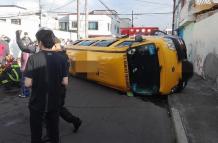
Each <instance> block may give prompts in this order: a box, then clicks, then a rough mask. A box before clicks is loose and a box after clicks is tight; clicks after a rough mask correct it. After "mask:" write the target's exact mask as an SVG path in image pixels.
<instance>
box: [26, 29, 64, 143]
mask: <svg viewBox="0 0 218 143" xmlns="http://www.w3.org/2000/svg"><path fill="white" fill-rule="evenodd" d="M36 38H37V41H38V44H39V48H40V50H41V51H40V52H38V53H36V54H34V55H32V56H30V58H29V59H28V63H27V67H26V70H25V74H24V75H25V86H26V87H31V88H32V95H31V98H30V101H29V110H30V129H31V143H42V140H41V137H42V123H43V121H44V120H45V121H46V127H47V130H48V131H49V137H50V139H51V142H52V143H59V127H58V126H59V111H60V107H61V104H62V103H61V98H62V97H61V89H62V86H67V85H68V65H67V60H66V58H63V56H61V55H60V54H59V53H58V52H55V51H52V47H53V46H54V44H55V35H54V33H53V32H52V31H51V30H45V29H40V30H39V31H38V32H37V33H36Z"/></svg>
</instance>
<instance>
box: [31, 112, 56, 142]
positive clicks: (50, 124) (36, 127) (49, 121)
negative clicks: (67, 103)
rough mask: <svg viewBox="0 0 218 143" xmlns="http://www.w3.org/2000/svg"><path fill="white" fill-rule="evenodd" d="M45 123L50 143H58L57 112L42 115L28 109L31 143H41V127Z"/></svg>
mask: <svg viewBox="0 0 218 143" xmlns="http://www.w3.org/2000/svg"><path fill="white" fill-rule="evenodd" d="M43 121H45V123H46V128H47V130H48V131H49V138H50V139H51V143H59V112H58V111H55V112H48V113H46V114H45V113H43V112H39V111H35V110H32V109H30V130H31V143H42V139H41V138H42V125H43Z"/></svg>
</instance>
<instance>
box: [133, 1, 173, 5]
mask: <svg viewBox="0 0 218 143" xmlns="http://www.w3.org/2000/svg"><path fill="white" fill-rule="evenodd" d="M135 1H138V2H144V3H148V4H154V5H165V6H170V4H167V3H160V2H151V1H146V0H135Z"/></svg>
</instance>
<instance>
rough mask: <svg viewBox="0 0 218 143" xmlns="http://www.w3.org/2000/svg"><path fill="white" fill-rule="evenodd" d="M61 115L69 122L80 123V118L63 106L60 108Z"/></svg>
mask: <svg viewBox="0 0 218 143" xmlns="http://www.w3.org/2000/svg"><path fill="white" fill-rule="evenodd" d="M60 116H61V118H62V119H64V120H65V121H66V122H68V123H73V124H74V125H75V124H77V123H78V120H79V118H78V117H76V116H73V115H72V114H71V113H70V111H69V110H68V109H67V108H66V107H64V106H62V107H61V109H60Z"/></svg>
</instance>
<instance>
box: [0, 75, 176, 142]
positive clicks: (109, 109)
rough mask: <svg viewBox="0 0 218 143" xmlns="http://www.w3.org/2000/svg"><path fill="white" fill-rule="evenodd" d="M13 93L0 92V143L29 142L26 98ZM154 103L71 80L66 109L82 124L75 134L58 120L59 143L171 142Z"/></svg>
mask: <svg viewBox="0 0 218 143" xmlns="http://www.w3.org/2000/svg"><path fill="white" fill-rule="evenodd" d="M17 94H18V93H16V92H14V93H9V94H5V93H3V92H2V91H0V143H30V131H29V121H28V120H29V113H28V109H27V103H28V99H22V98H18V97H17V96H15V95H17ZM157 103H161V101H160V102H159V101H158V102H156V103H155V104H154V103H153V102H150V100H147V99H145V100H142V99H141V98H136V97H127V96H125V95H121V94H120V93H118V92H117V91H115V90H112V89H110V88H106V87H103V86H101V85H98V84H95V83H92V82H87V81H85V80H81V79H78V78H71V80H70V85H69V87H68V92H67V98H66V106H67V108H69V109H70V111H71V112H72V113H73V114H74V115H76V116H79V117H80V118H81V119H82V120H83V124H82V126H81V128H80V129H79V131H78V133H76V134H75V133H73V132H72V130H73V126H72V125H71V124H68V123H66V122H64V121H63V120H61V122H60V129H61V131H60V132H61V143H173V142H174V133H173V129H172V127H173V125H172V122H171V119H170V117H169V116H168V110H167V108H165V107H166V105H165V104H157ZM162 105H163V106H162Z"/></svg>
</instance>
